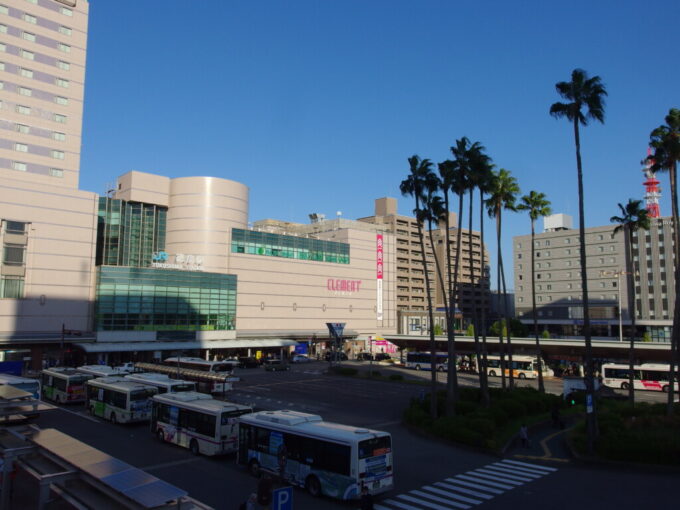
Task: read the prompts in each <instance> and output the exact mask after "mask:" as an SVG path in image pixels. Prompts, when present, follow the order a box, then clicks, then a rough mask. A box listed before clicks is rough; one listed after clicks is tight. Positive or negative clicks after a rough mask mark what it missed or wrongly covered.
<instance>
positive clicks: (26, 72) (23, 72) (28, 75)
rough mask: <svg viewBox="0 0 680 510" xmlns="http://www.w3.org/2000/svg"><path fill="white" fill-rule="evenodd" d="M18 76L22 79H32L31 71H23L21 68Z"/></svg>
mask: <svg viewBox="0 0 680 510" xmlns="http://www.w3.org/2000/svg"><path fill="white" fill-rule="evenodd" d="M19 74H20V75H21V76H23V77H24V78H33V71H31V70H30V69H25V68H23V67H22V68H21V70H20V71H19Z"/></svg>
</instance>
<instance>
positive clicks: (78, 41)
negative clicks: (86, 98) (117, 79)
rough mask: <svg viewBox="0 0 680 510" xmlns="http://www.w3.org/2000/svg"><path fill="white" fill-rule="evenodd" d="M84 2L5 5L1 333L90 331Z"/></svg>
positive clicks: (34, 335)
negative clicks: (81, 180)
mask: <svg viewBox="0 0 680 510" xmlns="http://www.w3.org/2000/svg"><path fill="white" fill-rule="evenodd" d="M87 20H88V3H87V1H85V0H77V2H76V1H75V0H71V1H68V0H61V1H57V0H36V1H25V0H24V1H19V0H12V1H10V0H4V1H0V101H1V102H0V178H1V182H0V219H1V220H2V231H1V234H0V235H1V236H2V239H1V242H2V245H3V252H2V257H3V258H2V267H1V280H0V332H2V333H0V334H1V335H2V336H3V337H4V338H3V339H2V341H3V342H7V341H9V340H8V337H12V338H14V340H15V341H17V339H22V338H25V339H26V340H32V342H33V343H31V344H30V345H31V347H35V346H36V345H37V342H39V341H41V340H43V339H44V340H50V339H51V340H54V339H55V335H56V336H57V337H58V336H59V335H60V333H61V329H62V325H64V327H66V328H70V329H74V330H82V331H89V330H90V325H91V307H92V305H91V303H92V299H93V263H94V255H95V241H96V195H95V194H93V193H88V192H85V191H80V190H78V174H79V170H80V147H81V131H82V114H83V87H84V78H85V54H86V47H87Z"/></svg>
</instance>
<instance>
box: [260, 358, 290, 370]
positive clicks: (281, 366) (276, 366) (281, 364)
mask: <svg viewBox="0 0 680 510" xmlns="http://www.w3.org/2000/svg"><path fill="white" fill-rule="evenodd" d="M264 369H265V370H266V371H267V372H278V371H282V370H290V365H288V362H286V361H283V360H280V359H277V358H271V359H267V360H265V361H264Z"/></svg>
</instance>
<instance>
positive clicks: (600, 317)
mask: <svg viewBox="0 0 680 510" xmlns="http://www.w3.org/2000/svg"><path fill="white" fill-rule="evenodd" d="M615 227H616V225H607V226H603V227H592V228H588V229H586V234H585V236H586V267H587V272H588V273H587V278H588V294H589V305H588V306H589V310H590V318H591V329H592V334H593V335H594V336H618V307H619V305H618V303H619V297H620V300H621V310H622V318H623V322H624V325H626V324H630V313H629V309H628V288H627V285H626V278H625V276H626V275H625V274H624V275H621V277H620V278H619V277H618V276H617V275H616V274H615V273H616V272H617V271H624V272H625V271H627V270H628V268H629V265H628V262H627V260H626V253H625V242H626V241H625V236H624V234H623V233H622V232H619V233H617V234H614V229H615ZM534 244H535V254H536V256H535V261H534V265H535V274H536V280H535V288H536V309H537V314H536V315H537V319H538V324H539V327H540V328H541V330H548V331H549V332H550V333H553V334H557V335H580V334H582V326H583V300H582V288H581V263H580V258H579V257H580V245H579V237H578V229H574V228H572V218H571V217H570V216H567V215H564V214H555V215H552V216H548V217H546V218H545V219H544V232H543V233H540V234H536V236H535V241H534ZM513 261H514V264H513V265H514V275H515V281H514V284H515V310H516V313H517V316H518V317H519V319H520V320H521V321H522V322H523V323H524V324H527V325H531V324H533V317H532V303H531V235H524V236H516V237H514V238H513Z"/></svg>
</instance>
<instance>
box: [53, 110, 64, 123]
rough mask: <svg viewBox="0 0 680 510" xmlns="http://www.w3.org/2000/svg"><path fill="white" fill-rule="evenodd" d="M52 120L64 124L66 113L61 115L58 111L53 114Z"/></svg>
mask: <svg viewBox="0 0 680 510" xmlns="http://www.w3.org/2000/svg"><path fill="white" fill-rule="evenodd" d="M54 122H59V123H60V124H66V115H61V114H59V113H55V114H54Z"/></svg>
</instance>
